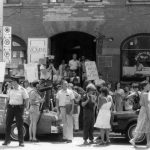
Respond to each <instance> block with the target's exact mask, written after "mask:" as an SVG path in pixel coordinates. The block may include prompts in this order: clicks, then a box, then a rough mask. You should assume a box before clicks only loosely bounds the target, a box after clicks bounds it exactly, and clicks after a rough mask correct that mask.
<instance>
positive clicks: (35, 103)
mask: <svg viewBox="0 0 150 150" xmlns="http://www.w3.org/2000/svg"><path fill="white" fill-rule="evenodd" d="M32 85H33V90H31V91H30V92H29V106H30V108H29V112H30V126H29V138H30V141H33V142H37V138H36V129H37V122H38V119H39V115H40V111H39V108H40V103H42V102H43V101H44V98H43V99H42V98H41V96H40V94H39V93H38V90H37V85H38V82H33V83H32Z"/></svg>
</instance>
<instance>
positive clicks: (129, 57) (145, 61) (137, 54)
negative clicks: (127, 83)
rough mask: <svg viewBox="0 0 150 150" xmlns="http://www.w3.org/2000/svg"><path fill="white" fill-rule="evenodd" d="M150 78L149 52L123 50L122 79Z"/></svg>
mask: <svg viewBox="0 0 150 150" xmlns="http://www.w3.org/2000/svg"><path fill="white" fill-rule="evenodd" d="M146 76H150V51H149V50H124V51H123V52H122V77H123V78H124V79H134V80H136V79H137V80H142V79H144V78H145V77H146Z"/></svg>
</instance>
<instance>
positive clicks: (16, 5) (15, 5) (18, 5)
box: [4, 3, 23, 7]
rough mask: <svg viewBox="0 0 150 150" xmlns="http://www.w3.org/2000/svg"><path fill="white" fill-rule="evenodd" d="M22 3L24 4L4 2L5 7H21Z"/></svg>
mask: <svg viewBox="0 0 150 150" xmlns="http://www.w3.org/2000/svg"><path fill="white" fill-rule="evenodd" d="M22 5H23V4H22V3H19V4H4V7H20V6H22Z"/></svg>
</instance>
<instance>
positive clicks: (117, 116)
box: [112, 110, 145, 143]
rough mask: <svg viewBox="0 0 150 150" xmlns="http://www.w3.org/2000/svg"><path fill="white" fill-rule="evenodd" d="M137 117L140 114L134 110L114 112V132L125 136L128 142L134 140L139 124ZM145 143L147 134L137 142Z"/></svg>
mask: <svg viewBox="0 0 150 150" xmlns="http://www.w3.org/2000/svg"><path fill="white" fill-rule="evenodd" d="M137 117H138V112H137V111H133V110H131V111H121V112H113V121H112V132H115V133H122V134H124V135H125V136H126V138H127V140H130V139H132V138H133V135H134V130H135V127H136V124H137ZM144 141H145V134H142V135H141V136H140V137H139V138H138V139H137V141H136V142H137V143H142V142H144Z"/></svg>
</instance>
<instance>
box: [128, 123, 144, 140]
mask: <svg viewBox="0 0 150 150" xmlns="http://www.w3.org/2000/svg"><path fill="white" fill-rule="evenodd" d="M135 128H136V123H133V124H131V125H130V126H129V127H128V130H127V132H126V137H127V139H128V140H131V139H132V138H133V137H134V134H135V133H134V131H135ZM145 139H146V137H145V134H144V133H143V134H142V135H141V136H139V137H138V139H137V140H136V143H142V142H144V141H145Z"/></svg>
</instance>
